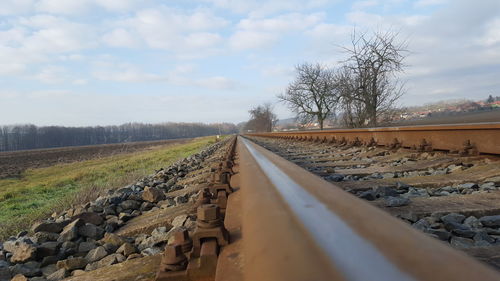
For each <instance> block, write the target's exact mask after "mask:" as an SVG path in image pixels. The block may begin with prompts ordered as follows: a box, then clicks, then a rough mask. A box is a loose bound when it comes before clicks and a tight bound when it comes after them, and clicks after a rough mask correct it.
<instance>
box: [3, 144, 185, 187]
mask: <svg viewBox="0 0 500 281" xmlns="http://www.w3.org/2000/svg"><path fill="white" fill-rule="evenodd" d="M188 140H189V139H176V140H162V141H146V142H132V143H117V144H102V145H89V146H74V147H62V148H50V149H36V150H22V151H9V152H0V178H7V177H19V176H20V175H21V174H22V172H24V171H25V170H26V169H33V168H42V167H48V166H52V165H55V164H61V163H71V162H78V161H84V160H90V159H95V158H100V157H106V156H111V155H117V154H124V153H132V152H136V151H141V150H146V149H151V148H152V147H155V146H161V145H167V144H174V143H185V142H187V141H188Z"/></svg>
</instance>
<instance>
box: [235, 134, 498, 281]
mask: <svg viewBox="0 0 500 281" xmlns="http://www.w3.org/2000/svg"><path fill="white" fill-rule="evenodd" d="M237 150H238V155H239V163H240V186H241V191H242V199H243V203H242V207H243V211H242V225H243V227H242V229H243V256H244V267H243V270H244V275H245V280H273V281H281V280H287V281H290V280H292V281H294V280H297V281H298V280H318V281H319V280H350V281H351V280H356V281H357V280H360V281H361V280H362V281H366V280H384V281H387V280H443V281H445V280H458V281H461V280H485V281H487V280H500V275H499V274H498V273H496V271H493V270H492V269H490V268H488V267H486V266H485V265H483V264H481V263H479V262H477V261H475V260H473V259H472V258H470V257H468V256H466V255H465V254H463V253H461V252H459V251H457V250H454V249H452V248H450V247H448V246H446V245H444V244H443V243H441V242H439V241H437V240H434V239H432V238H430V237H427V236H426V235H425V234H423V233H420V232H419V231H417V230H415V229H413V228H411V227H410V226H408V225H406V224H404V223H403V222H401V221H400V220H398V219H396V218H393V217H392V216H390V215H389V214H387V213H385V212H384V211H382V210H380V209H377V208H376V207H374V206H372V205H370V204H369V203H366V202H363V201H362V200H361V199H358V198H356V197H355V196H353V195H351V194H349V193H347V192H345V191H343V190H341V189H340V188H338V187H337V186H334V185H332V184H331V183H328V182H326V181H324V180H323V179H321V178H320V177H317V176H315V175H313V174H311V173H309V172H307V171H306V170H304V169H302V168H300V167H299V166H297V165H295V164H293V163H291V162H289V161H287V160H285V159H283V158H281V157H279V156H277V155H275V154H273V153H272V152H270V151H268V150H266V149H264V148H262V147H260V146H258V145H256V144H255V143H253V142H251V141H249V140H248V139H245V138H242V137H238V144H237Z"/></svg>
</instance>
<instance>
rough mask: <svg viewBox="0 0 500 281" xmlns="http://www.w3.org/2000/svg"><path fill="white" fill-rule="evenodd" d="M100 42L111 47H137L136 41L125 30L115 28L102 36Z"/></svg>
mask: <svg viewBox="0 0 500 281" xmlns="http://www.w3.org/2000/svg"><path fill="white" fill-rule="evenodd" d="M102 40H103V41H104V43H105V44H107V45H108V46H111V47H126V48H135V47H137V46H139V42H138V41H137V39H136V38H135V37H134V36H133V35H132V34H131V33H130V32H129V31H127V30H126V29H123V28H116V29H114V30H113V31H111V32H108V33H106V34H104V35H103V37H102Z"/></svg>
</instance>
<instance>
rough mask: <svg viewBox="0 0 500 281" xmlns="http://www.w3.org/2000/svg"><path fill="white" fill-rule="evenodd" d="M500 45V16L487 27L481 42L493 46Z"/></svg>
mask: <svg viewBox="0 0 500 281" xmlns="http://www.w3.org/2000/svg"><path fill="white" fill-rule="evenodd" d="M498 43H500V16H499V17H498V18H496V19H494V20H492V21H491V22H490V23H488V24H487V25H486V28H485V32H484V35H483V36H482V37H481V39H480V40H479V44H481V45H484V46H493V45H496V44H498Z"/></svg>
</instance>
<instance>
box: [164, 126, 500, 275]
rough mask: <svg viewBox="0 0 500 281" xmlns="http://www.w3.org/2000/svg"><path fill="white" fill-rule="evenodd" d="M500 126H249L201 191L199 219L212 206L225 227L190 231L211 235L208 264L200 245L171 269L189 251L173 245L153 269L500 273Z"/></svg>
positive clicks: (187, 271) (222, 272) (196, 237)
mask: <svg viewBox="0 0 500 281" xmlns="http://www.w3.org/2000/svg"><path fill="white" fill-rule="evenodd" d="M415 132H418V134H416V133H415ZM499 134H500V126H498V124H488V125H484V124H483V125H465V126H443V127H439V126H427V127H412V128H392V129H389V128H385V129H381V130H369V129H368V130H342V131H330V132H300V133H271V134H253V135H248V136H244V137H241V136H240V137H238V138H237V140H236V139H234V140H233V141H232V142H231V145H229V146H228V148H227V150H226V151H227V153H226V154H225V156H224V157H223V159H222V161H221V163H220V164H219V166H218V167H214V168H213V169H212V171H213V174H212V176H211V185H210V186H209V187H208V189H206V190H205V192H204V193H201V194H202V195H200V198H199V200H198V201H199V202H200V205H199V207H198V222H199V223H200V225H199V229H202V230H203V225H204V224H206V223H207V221H204V220H203V218H207V211H206V210H207V208H215V209H217V210H219V211H214V212H213V217H212V219H214V220H222V219H223V220H224V226H225V228H224V227H223V228H220V227H221V226H222V223H221V222H219V223H218V224H217V223H216V225H217V227H219V230H218V231H219V233H218V234H217V235H218V236H217V235H216V236H217V237H226V238H227V239H226V240H225V238H224V239H223V238H216V237H211V239H212V240H205V238H203V239H201V240H200V238H199V235H197V234H196V231H195V234H194V235H193V236H194V241H196V240H199V242H196V243H211V244H210V245H211V246H206V249H210V250H205V253H210V254H209V255H208V256H210V258H208V256H207V257H205V261H207V260H210V262H207V263H206V264H209V265H211V270H207V269H206V268H205V271H203V270H202V271H203V272H205V273H207V272H209V271H210V274H206V275H205V276H201V275H200V273H199V272H200V271H199V268H200V265H202V264H203V262H201V261H202V260H203V258H201V259H200V257H201V256H203V254H201V256H200V254H199V253H198V252H199V251H200V250H199V249H198V248H196V247H193V250H192V251H190V252H187V253H188V256H189V258H185V259H183V260H184V261H185V262H186V265H185V267H184V268H185V269H183V270H180V271H171V270H168V268H166V267H165V265H166V263H167V265H169V264H168V261H173V260H175V258H173V257H175V253H180V252H181V250H180V246H173V245H170V246H167V250H166V251H165V254H164V257H163V263H162V265H163V267H161V269H160V271H159V273H158V275H157V279H156V280H159V281H160V280H500V275H499V274H498V273H497V271H496V270H495V269H494V268H495V267H496V268H497V270H498V269H499V268H500V266H499V265H500V216H499V215H500V204H499V203H500V191H499V190H498V189H500V162H499V161H498V160H499V159H498V156H497V155H496V154H500V153H499V152H500V151H499V149H500V138H498V136H500V135H499ZM450 135H451V136H450ZM213 186H218V188H219V190H218V191H217V190H214V187H213ZM216 189H217V188H216ZM221 191H223V193H222V194H221V193H219V192H221ZM221 198H222V199H221ZM201 202H204V203H210V204H212V205H203V203H201ZM217 202H222V204H221V203H217ZM210 206H211V207H210ZM216 206H219V207H216ZM200 218H201V219H200ZM222 229H224V230H222ZM226 230H228V232H225V231H226ZM225 235H226V236H225ZM203 241H206V242H203ZM207 241H208V242H207ZM175 247H177V248H176V249H177V250H174V248H175ZM454 248H455V249H454ZM201 252H203V251H201ZM464 252H465V253H464ZM193 253H194V254H193ZM471 256H473V257H476V258H473V257H471ZM478 259H479V260H481V261H482V262H478ZM188 260H189V261H188ZM483 262H486V263H489V264H490V266H485V265H484V263H483ZM171 265H172V264H170V265H169V266H171ZM195 265H196V266H197V267H196V266H195ZM491 266H492V267H491ZM209 267H210V266H208V267H207V268H209ZM193 268H195V269H194V271H193ZM190 272H191V273H190ZM179 276H182V277H179ZM176 278H177V279H176ZM179 278H181V279H179ZM182 278H184V279H182ZM204 278H206V279H204Z"/></svg>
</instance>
